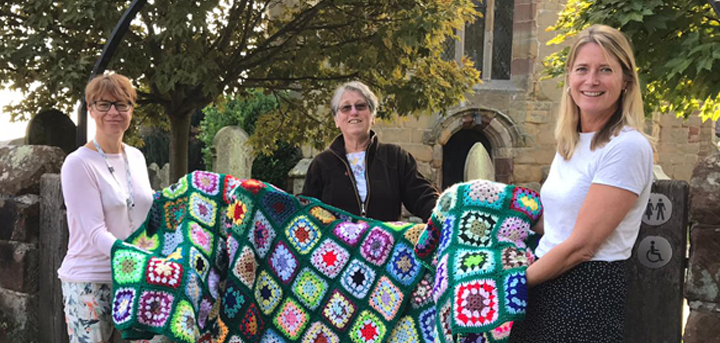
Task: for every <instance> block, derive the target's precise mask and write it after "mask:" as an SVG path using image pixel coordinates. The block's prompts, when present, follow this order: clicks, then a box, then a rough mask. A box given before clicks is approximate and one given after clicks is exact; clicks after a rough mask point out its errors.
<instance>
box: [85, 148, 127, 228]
mask: <svg viewBox="0 0 720 343" xmlns="http://www.w3.org/2000/svg"><path fill="white" fill-rule="evenodd" d="M93 144H95V149H97V151H98V152H99V153H100V156H102V158H103V160H105V166H107V169H108V171H109V172H110V175H112V177H113V180H115V183H116V184H117V185H118V187H119V188H120V189H121V190H122V186H121V185H120V181H118V178H117V176H116V175H115V168H113V166H111V165H110V162H108V158H107V155H106V154H105V152H104V151H103V149H102V148H101V147H100V144H98V142H97V141H96V140H95V138H93ZM120 150H121V151H122V157H123V160H124V161H125V177H126V179H127V189H128V195H127V197H126V198H125V206H127V209H128V210H127V214H128V221H129V222H130V229H131V230H134V229H135V225H133V220H132V216H131V215H130V213H131V212H132V209H133V208H134V207H135V193H134V192H133V186H132V178H131V175H130V162H128V158H127V154H126V153H125V149H120Z"/></svg>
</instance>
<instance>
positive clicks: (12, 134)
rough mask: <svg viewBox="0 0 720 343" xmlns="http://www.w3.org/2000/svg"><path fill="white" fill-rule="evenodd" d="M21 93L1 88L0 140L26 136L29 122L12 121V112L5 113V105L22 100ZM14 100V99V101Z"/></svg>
mask: <svg viewBox="0 0 720 343" xmlns="http://www.w3.org/2000/svg"><path fill="white" fill-rule="evenodd" d="M20 96H21V95H20V94H19V93H16V92H12V91H10V90H0V141H7V140H11V139H15V138H19V137H23V136H25V128H26V127H27V122H19V123H11V122H10V113H5V111H3V109H2V108H3V107H5V105H8V104H10V103H11V102H17V101H19V100H20ZM13 100H14V101H13Z"/></svg>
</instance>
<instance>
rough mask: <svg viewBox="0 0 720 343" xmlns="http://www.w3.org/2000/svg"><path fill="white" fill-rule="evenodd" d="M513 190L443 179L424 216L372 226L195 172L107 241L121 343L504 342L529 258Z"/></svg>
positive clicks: (519, 303)
mask: <svg viewBox="0 0 720 343" xmlns="http://www.w3.org/2000/svg"><path fill="white" fill-rule="evenodd" d="M517 189H519V188H518V187H515V186H506V185H501V184H497V183H491V182H486V181H478V182H473V183H465V184H458V185H454V186H452V187H450V188H449V189H448V191H446V192H445V193H444V194H443V195H442V196H441V198H440V199H439V201H438V206H437V207H436V208H435V209H434V211H433V216H432V218H431V220H430V221H429V222H428V224H427V225H424V224H411V223H402V222H390V223H383V222H379V221H375V220H372V219H368V218H362V217H357V216H354V215H352V214H349V213H346V212H343V211H340V210H338V209H336V208H333V207H330V206H327V205H325V204H323V203H321V202H320V201H318V200H316V199H313V198H303V197H300V198H298V197H295V196H292V195H290V194H287V193H284V192H282V191H281V190H279V189H278V188H277V187H274V186H272V185H270V184H266V183H263V182H261V181H257V180H239V179H237V178H234V177H231V176H226V175H221V174H214V173H209V172H194V173H192V174H189V175H187V176H185V177H183V178H182V179H181V180H179V181H178V183H176V184H174V185H172V186H171V187H169V188H167V189H165V190H163V191H161V192H158V193H156V195H155V198H154V199H155V201H154V203H153V206H152V210H151V212H150V214H149V218H148V220H147V221H146V222H145V223H144V224H143V225H142V226H141V227H140V229H138V230H137V231H136V232H135V233H133V234H132V235H131V236H130V237H128V238H127V240H126V242H119V241H118V242H116V243H115V245H114V246H113V251H112V257H111V261H112V263H111V265H112V269H113V289H114V290H115V291H114V293H113V302H112V317H113V321H114V322H115V324H116V325H117V327H118V328H119V329H121V330H122V332H123V336H124V337H125V339H128V340H137V339H140V338H142V337H147V336H149V335H152V334H161V335H164V336H167V337H168V338H169V339H170V340H172V341H175V342H206V343H209V342H223V343H227V342H232V343H238V342H261V343H278V342H291V341H294V342H302V343H319V342H326V343H327V342H330V343H339V342H356V343H357V342H363V343H365V342H377V343H380V342H402V343H414V342H423V343H429V342H435V341H438V342H442V343H446V342H450V341H452V339H453V338H455V339H457V340H458V341H463V342H472V341H477V340H480V341H482V342H488V343H498V342H506V341H507V338H508V337H509V330H510V328H511V324H510V323H511V322H512V321H513V320H519V319H522V317H523V316H524V313H525V307H526V306H527V285H526V280H525V269H526V268H527V266H529V264H530V263H531V262H532V261H533V260H534V256H533V255H532V252H531V251H530V250H529V249H527V243H526V242H525V241H526V240H527V239H530V232H529V231H528V230H529V229H530V226H531V225H532V224H533V223H534V220H533V218H531V217H530V215H532V214H533V213H531V212H528V211H532V210H533V209H534V207H533V206H534V205H533V203H532V201H531V200H532V199H531V198H532V196H531V195H532V194H533V193H532V192H525V191H520V192H516V190H517ZM512 199H520V200H517V201H515V202H514V204H516V206H515V207H517V208H511V206H513V205H512V204H513V201H511V200H512ZM523 199H524V200H523ZM521 205H522V206H524V207H522V206H521ZM538 205H539V203H538ZM537 209H538V210H539V211H540V212H539V213H541V211H542V207H538V208H537ZM522 210H525V211H526V212H523V211H522ZM527 213H530V214H529V215H528V214H527ZM150 233H153V234H150Z"/></svg>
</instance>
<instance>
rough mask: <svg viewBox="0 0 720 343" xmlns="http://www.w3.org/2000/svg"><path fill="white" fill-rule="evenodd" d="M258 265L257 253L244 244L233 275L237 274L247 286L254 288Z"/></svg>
mask: <svg viewBox="0 0 720 343" xmlns="http://www.w3.org/2000/svg"><path fill="white" fill-rule="evenodd" d="M257 267H258V264H257V261H256V260H255V253H253V251H252V249H251V248H250V247H248V246H244V247H243V250H242V251H241V252H240V256H238V258H237V259H236V260H235V267H233V275H235V277H236V278H238V280H240V282H241V283H242V284H243V285H244V286H245V287H247V288H248V289H252V287H253V285H254V284H255V271H256V270H257Z"/></svg>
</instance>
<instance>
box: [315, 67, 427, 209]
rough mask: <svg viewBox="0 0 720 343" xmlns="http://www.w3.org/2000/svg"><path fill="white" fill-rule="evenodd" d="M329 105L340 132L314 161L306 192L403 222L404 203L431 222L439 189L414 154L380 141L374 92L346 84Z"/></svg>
mask: <svg viewBox="0 0 720 343" xmlns="http://www.w3.org/2000/svg"><path fill="white" fill-rule="evenodd" d="M330 107H331V109H332V113H333V116H334V118H335V126H336V127H337V128H339V129H340V132H341V134H340V136H338V137H337V138H335V140H334V141H333V142H332V144H331V145H330V147H329V148H328V149H327V150H325V151H323V152H322V153H320V154H319V155H317V156H316V157H315V159H313V161H312V163H311V164H310V167H309V169H308V172H307V176H306V178H305V185H304V187H303V191H302V195H306V196H311V197H314V198H317V199H319V200H321V201H322V202H324V203H326V204H329V205H332V206H335V207H338V208H340V209H343V210H345V211H348V212H350V213H353V214H356V215H360V216H363V217H369V218H373V219H377V220H383V221H395V220H399V219H400V211H401V208H400V204H401V203H402V204H404V205H405V208H407V209H408V210H409V211H410V212H411V213H412V214H414V215H416V216H418V217H420V218H422V219H423V220H424V221H427V220H428V218H430V214H431V212H432V209H433V207H434V206H435V202H436V201H437V198H438V192H437V190H436V189H435V188H434V187H433V186H432V185H431V184H430V182H428V181H427V180H426V179H425V178H424V177H423V176H422V175H421V174H420V173H419V172H418V170H417V162H415V159H414V158H413V157H412V155H410V153H408V152H407V151H405V150H403V149H402V148H400V147H399V146H397V145H394V144H384V143H380V142H379V141H378V138H377V136H376V135H375V132H373V131H372V130H371V128H372V125H373V123H374V122H375V113H376V112H377V108H378V99H377V97H376V96H375V94H373V92H372V91H370V89H369V88H368V87H367V86H366V85H365V84H363V83H361V82H358V81H354V82H348V83H346V84H344V85H342V86H340V87H338V88H337V90H335V95H334V96H333V98H332V101H331V102H330Z"/></svg>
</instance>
